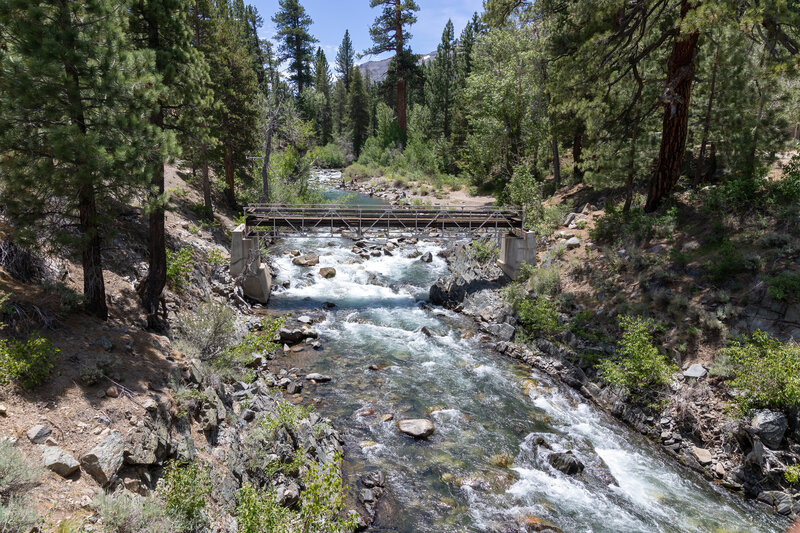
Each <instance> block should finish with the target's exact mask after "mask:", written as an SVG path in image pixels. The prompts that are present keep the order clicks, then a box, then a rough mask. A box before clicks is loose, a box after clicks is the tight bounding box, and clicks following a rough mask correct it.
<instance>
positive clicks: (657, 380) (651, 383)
mask: <svg viewBox="0 0 800 533" xmlns="http://www.w3.org/2000/svg"><path fill="white" fill-rule="evenodd" d="M619 325H620V328H622V340H621V341H620V343H619V357H618V358H616V359H614V360H610V359H606V360H604V361H602V362H601V363H600V372H601V374H602V376H603V379H605V380H606V381H607V382H608V383H609V384H611V385H613V386H615V387H618V388H620V389H623V390H625V391H627V392H630V393H634V394H639V393H646V392H648V391H650V390H651V389H653V388H658V387H662V386H664V385H667V384H668V383H669V380H670V376H671V374H672V372H673V371H674V367H673V364H672V363H671V362H669V361H667V358H666V357H665V356H664V355H662V354H661V353H660V352H659V351H658V348H656V347H655V346H654V345H653V337H652V330H653V328H654V326H655V324H654V323H653V321H652V320H645V319H643V318H641V317H638V316H629V315H626V316H622V317H621V318H620V321H619Z"/></svg>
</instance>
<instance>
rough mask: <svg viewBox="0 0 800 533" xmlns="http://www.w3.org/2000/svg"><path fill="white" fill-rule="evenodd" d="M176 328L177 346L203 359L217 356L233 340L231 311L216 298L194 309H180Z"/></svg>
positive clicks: (232, 313)
mask: <svg viewBox="0 0 800 533" xmlns="http://www.w3.org/2000/svg"><path fill="white" fill-rule="evenodd" d="M176 328H177V337H178V341H179V348H180V349H181V350H182V351H184V352H186V354H187V355H189V356H190V357H199V358H200V359H201V360H204V361H207V360H209V359H213V358H215V357H218V356H219V355H220V354H222V352H223V351H224V350H227V349H228V348H229V347H230V346H232V345H233V344H234V343H235V342H236V325H235V315H234V311H233V309H231V308H230V307H228V306H227V305H225V304H221V303H217V302H204V303H202V304H200V305H199V306H198V307H197V309H195V310H194V311H186V312H184V313H181V314H180V315H179V316H178V320H177V324H176Z"/></svg>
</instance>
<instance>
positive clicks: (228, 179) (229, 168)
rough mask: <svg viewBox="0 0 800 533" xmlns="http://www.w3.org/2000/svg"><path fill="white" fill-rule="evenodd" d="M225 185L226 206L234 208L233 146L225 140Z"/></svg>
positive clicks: (229, 141) (228, 140)
mask: <svg viewBox="0 0 800 533" xmlns="http://www.w3.org/2000/svg"><path fill="white" fill-rule="evenodd" d="M225 183H226V185H227V188H226V189H225V196H226V197H227V199H228V204H229V205H230V206H231V208H233V209H235V208H236V182H235V181H234V169H233V146H231V140H230V139H226V140H225Z"/></svg>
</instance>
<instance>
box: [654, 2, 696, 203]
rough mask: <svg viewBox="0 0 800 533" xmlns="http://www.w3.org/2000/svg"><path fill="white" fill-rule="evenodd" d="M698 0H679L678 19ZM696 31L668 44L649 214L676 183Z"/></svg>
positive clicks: (684, 135)
mask: <svg viewBox="0 0 800 533" xmlns="http://www.w3.org/2000/svg"><path fill="white" fill-rule="evenodd" d="M698 6H699V3H697V4H695V3H692V2H691V1H690V0H682V1H681V21H683V20H685V19H686V16H687V15H688V14H689V12H690V11H691V10H693V9H696V8H697V7H698ZM699 37H700V33H699V32H697V31H695V32H693V33H690V34H688V35H679V36H678V37H676V38H675V41H674V43H673V45H672V53H671V55H670V58H669V62H668V64H667V85H666V87H665V88H664V93H663V94H662V96H661V103H662V104H663V105H664V120H663V123H662V128H661V131H662V133H661V147H660V149H659V155H658V164H657V166H656V171H655V174H654V175H653V178H652V180H651V181H650V190H649V192H648V195H647V203H646V204H645V208H644V209H645V211H646V212H648V213H651V212H653V211H655V210H656V209H658V207H659V205H661V201H662V200H663V199H664V197H665V196H666V195H667V194H669V192H670V191H671V190H672V188H673V187H674V186H675V184H676V183H677V182H678V179H679V178H680V173H681V165H682V163H683V156H684V151H685V150H686V136H687V132H688V129H689V102H690V100H691V95H692V80H693V77H694V62H695V52H696V49H697V41H698V38H699Z"/></svg>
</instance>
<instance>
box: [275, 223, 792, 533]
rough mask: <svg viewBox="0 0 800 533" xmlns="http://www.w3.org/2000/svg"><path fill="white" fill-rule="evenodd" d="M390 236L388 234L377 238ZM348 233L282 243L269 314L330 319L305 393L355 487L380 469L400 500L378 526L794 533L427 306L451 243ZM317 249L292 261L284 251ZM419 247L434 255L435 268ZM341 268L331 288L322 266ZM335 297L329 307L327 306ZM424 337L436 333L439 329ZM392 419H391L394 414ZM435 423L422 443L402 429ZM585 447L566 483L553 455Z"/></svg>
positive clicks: (391, 500) (310, 360)
mask: <svg viewBox="0 0 800 533" xmlns="http://www.w3.org/2000/svg"><path fill="white" fill-rule="evenodd" d="M371 242H376V243H383V242H385V239H376V240H375V241H371ZM352 247H353V241H352V240H349V239H343V238H338V237H334V238H329V237H320V238H303V239H300V238H297V239H291V238H290V239H285V240H281V241H279V242H278V243H277V244H276V245H275V246H274V247H273V248H272V250H271V255H272V257H273V262H274V264H275V266H276V267H277V270H278V278H277V280H276V284H280V283H281V282H282V281H284V280H288V281H290V283H291V286H290V287H289V288H288V289H280V290H279V291H278V292H277V293H276V294H275V295H274V296H273V299H272V300H271V302H270V307H271V308H275V309H278V310H284V311H292V312H295V313H296V314H304V313H307V314H310V315H312V316H318V317H320V319H321V322H319V323H318V324H316V326H315V327H316V328H317V330H318V331H319V333H320V338H321V340H322V344H323V349H322V350H321V351H318V352H314V353H313V354H311V355H310V356H308V357H307V358H305V359H304V360H303V363H302V364H303V368H302V370H304V371H306V372H320V373H323V374H327V375H330V376H331V377H332V378H333V380H332V382H331V383H325V384H318V385H306V391H304V396H307V397H309V398H314V400H315V404H316V408H317V410H318V411H319V412H320V413H321V414H323V415H325V416H328V417H330V418H331V419H332V420H333V421H334V425H335V426H336V427H337V429H339V430H340V431H341V433H342V435H343V438H344V439H345V450H346V457H345V463H346V464H345V472H346V477H347V479H346V482H347V483H350V484H353V485H355V483H356V480H357V479H358V477H359V476H360V475H361V474H363V473H364V472H365V471H370V470H382V471H383V472H385V474H386V476H387V488H388V494H387V496H385V497H384V499H383V500H382V502H381V505H380V506H379V513H378V519H377V521H376V522H375V524H373V526H371V528H370V531H375V532H390V531H391V532H403V533H405V532H408V533H411V532H436V533H442V532H461V531H470V532H478V531H524V529H522V526H521V525H520V524H524V523H526V521H527V522H529V523H536V522H537V521H542V522H545V523H550V524H553V525H555V526H557V527H559V528H561V529H562V530H563V531H565V532H653V531H659V532H756V531H757V532H781V531H784V530H785V528H786V527H787V524H786V522H785V521H784V520H783V519H782V518H780V517H777V516H775V515H773V514H771V513H769V512H768V511H766V510H765V509H764V508H762V507H756V506H753V505H751V504H749V503H747V502H745V501H744V500H742V499H741V498H739V497H737V496H733V495H730V494H728V493H726V492H725V491H724V490H722V489H717V488H715V487H713V486H712V485H710V484H709V483H708V482H707V481H706V480H704V479H702V478H700V477H699V476H697V475H696V474H695V473H694V472H692V471H690V470H688V469H686V468H683V467H682V466H680V465H678V464H677V463H676V462H675V461H674V460H672V459H670V458H668V457H666V456H665V455H664V454H663V453H662V452H661V451H660V450H658V449H656V448H655V447H654V446H653V445H652V444H651V443H648V442H647V441H646V440H645V439H643V438H642V437H641V436H640V435H638V434H637V433H635V432H633V431H631V430H630V429H628V428H627V427H625V426H623V425H622V424H620V423H618V422H617V421H615V420H613V419H612V418H611V417H609V416H608V415H606V414H605V413H603V412H601V411H599V410H598V409H596V408H595V407H594V406H592V405H590V404H588V403H587V402H586V401H585V400H584V399H583V398H581V397H580V396H578V395H577V394H575V393H574V392H573V391H572V390H570V389H568V388H566V387H563V386H561V385H559V384H557V383H554V382H552V381H551V380H550V378H549V377H547V376H546V375H543V374H541V373H539V372H537V371H536V370H532V369H531V368H528V367H525V366H523V365H521V364H519V363H516V362H514V361H512V360H509V359H507V358H505V357H503V356H501V355H499V354H497V353H496V352H494V351H493V349H492V347H491V345H490V344H488V343H487V342H486V341H485V340H482V339H481V335H480V334H479V333H476V334H474V335H473V328H472V327H471V324H470V323H469V322H468V321H467V320H466V319H464V318H462V317H461V316H459V315H458V314H456V313H453V312H450V311H447V310H444V309H440V308H436V307H432V306H430V305H428V304H427V303H426V301H427V297H428V289H429V288H430V286H431V285H432V284H433V283H434V282H435V281H436V279H438V278H439V277H441V276H443V275H445V274H446V273H447V265H446V263H445V261H444V260H443V259H441V258H439V257H437V256H436V254H437V253H438V252H439V251H440V250H441V249H442V248H443V244H442V243H438V242H435V241H433V240H431V241H420V242H419V243H418V244H416V245H401V246H400V247H399V248H397V249H395V250H394V251H392V252H391V253H392V255H381V256H380V257H372V258H370V259H368V260H362V259H360V258H359V257H358V256H357V255H356V254H354V253H353V252H352V251H351V248H352ZM292 249H297V250H300V251H302V252H304V253H305V252H314V253H319V254H320V264H319V266H317V267H314V268H303V267H298V266H295V265H293V264H292V261H291V256H289V255H286V254H284V252H285V251H288V250H292ZM412 250H416V251H419V252H423V253H424V252H431V253H432V254H433V256H434V259H433V261H432V262H431V263H423V262H421V261H420V260H419V259H418V258H412V257H407V256H408V255H410V252H411V251H412ZM321 267H333V268H335V269H336V272H337V273H336V276H335V277H334V278H332V279H323V278H322V277H321V276H320V275H319V274H318V270H319V268H321ZM326 302H327V303H333V304H335V307H333V308H332V309H331V310H330V311H327V312H323V311H322V309H323V307H324V304H325V303H326ZM423 328H427V331H428V332H429V333H431V335H430V336H427V335H426V334H424V333H423V332H422V329H423ZM389 414H391V415H393V417H394V420H387V421H384V415H389ZM402 418H428V419H430V420H432V421H433V422H434V424H435V426H436V431H435V433H434V435H433V436H432V437H430V438H429V439H428V440H425V441H415V440H413V439H411V438H409V437H406V436H404V435H402V434H400V433H399V432H398V430H397V428H396V426H395V421H396V420H398V419H402ZM566 450H572V451H573V453H574V454H575V455H576V456H577V457H578V459H580V460H581V462H583V463H584V464H585V465H586V469H585V470H584V473H583V474H581V475H578V476H568V475H566V474H563V473H562V472H560V471H559V470H557V469H555V468H554V467H553V466H551V464H550V463H549V461H548V460H547V458H548V456H549V455H550V454H552V453H557V452H562V451H566Z"/></svg>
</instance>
